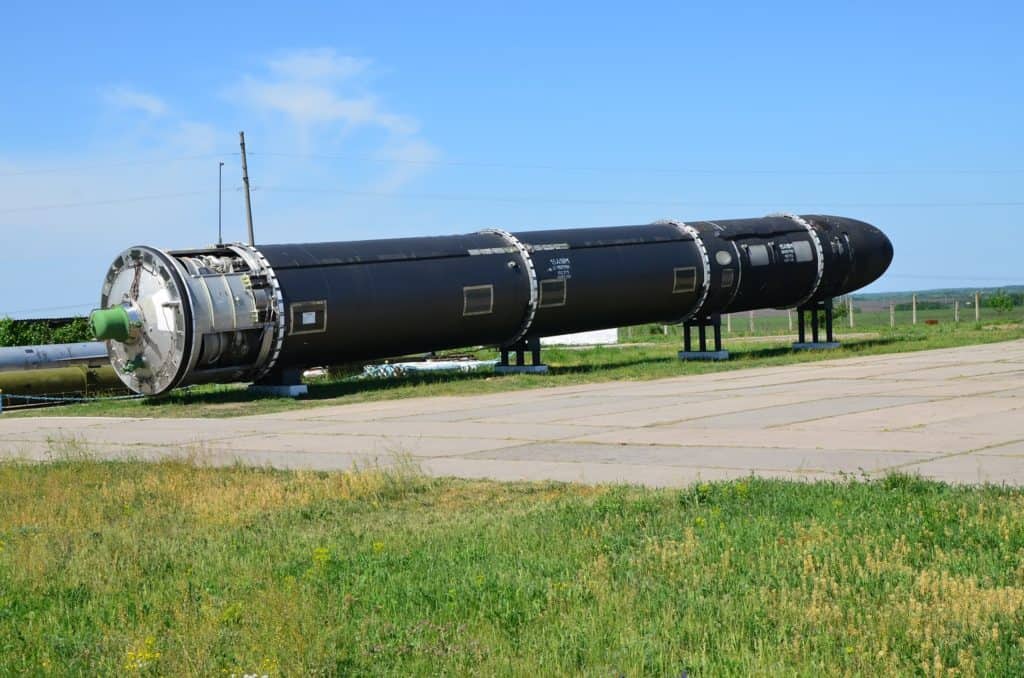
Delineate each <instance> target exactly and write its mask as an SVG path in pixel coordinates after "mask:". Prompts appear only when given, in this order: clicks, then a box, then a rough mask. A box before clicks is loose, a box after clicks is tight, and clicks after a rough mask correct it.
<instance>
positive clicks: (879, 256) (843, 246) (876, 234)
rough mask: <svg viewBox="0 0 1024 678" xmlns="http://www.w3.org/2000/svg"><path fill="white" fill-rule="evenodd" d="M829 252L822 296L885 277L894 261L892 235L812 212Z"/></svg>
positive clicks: (851, 290)
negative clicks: (890, 236)
mask: <svg viewBox="0 0 1024 678" xmlns="http://www.w3.org/2000/svg"><path fill="white" fill-rule="evenodd" d="M807 218H808V219H809V220H811V221H812V222H813V223H814V224H815V225H816V227H817V229H818V232H819V235H820V237H821V243H822V246H823V248H824V249H825V251H826V263H825V282H823V284H822V286H821V289H820V290H819V296H820V298H825V297H831V296H839V295H841V294H848V293H850V292H853V291H854V290H858V289H860V288H862V287H864V286H866V285H870V284H871V283H873V282H874V281H876V280H878V279H879V278H880V277H882V274H883V273H885V271H886V270H887V269H888V268H889V264H891V263H892V256H893V247H892V242H891V241H890V240H889V238H888V237H887V236H886V235H885V233H882V231H881V230H879V229H878V228H876V227H874V226H872V225H871V224H869V223H867V222H864V221H859V220H857V219H850V218H847V217H836V216H832V215H821V214H815V215H809V216H808V217H807Z"/></svg>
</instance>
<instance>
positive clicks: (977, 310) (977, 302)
mask: <svg viewBox="0 0 1024 678" xmlns="http://www.w3.org/2000/svg"><path fill="white" fill-rule="evenodd" d="M974 322H976V323H980V322H981V292H975V293H974Z"/></svg>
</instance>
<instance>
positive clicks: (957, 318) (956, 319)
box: [953, 299, 960, 325]
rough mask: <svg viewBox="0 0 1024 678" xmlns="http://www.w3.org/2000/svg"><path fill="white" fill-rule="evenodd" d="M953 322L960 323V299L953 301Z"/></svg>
mask: <svg viewBox="0 0 1024 678" xmlns="http://www.w3.org/2000/svg"><path fill="white" fill-rule="evenodd" d="M953 322H955V323H956V324H957V325H959V324H960V300H959V299H957V300H955V301H954V302H953Z"/></svg>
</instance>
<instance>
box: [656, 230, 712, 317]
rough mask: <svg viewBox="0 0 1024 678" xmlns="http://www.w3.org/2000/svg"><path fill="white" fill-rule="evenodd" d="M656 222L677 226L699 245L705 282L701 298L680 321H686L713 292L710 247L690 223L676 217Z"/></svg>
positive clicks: (698, 249) (700, 307)
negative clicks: (677, 219)
mask: <svg viewBox="0 0 1024 678" xmlns="http://www.w3.org/2000/svg"><path fill="white" fill-rule="evenodd" d="M654 223H656V224H668V225H669V226H675V227H676V229H677V230H678V231H679V232H680V233H682V234H683V235H688V236H690V237H691V238H693V242H694V243H695V244H696V245H697V251H698V252H699V253H700V263H701V265H702V266H703V268H704V284H703V285H702V286H701V291H700V298H698V299H697V303H696V304H695V305H694V307H693V309H692V310H691V311H690V312H689V313H687V314H686V315H684V316H683V319H682V320H681V321H680V322H686V321H687V320H689V319H690V318H692V317H693V316H695V315H697V314H698V313H699V312H700V310H701V309H702V308H703V306H704V302H706V301H707V300H708V295H709V294H710V293H711V259H710V258H709V257H708V248H707V247H706V246H705V245H704V240H703V239H702V238H701V237H700V233H699V232H698V231H697V229H695V228H694V227H693V226H690V225H689V224H686V223H683V222H682V221H676V220H675V219H665V220H664V221H656V222H654Z"/></svg>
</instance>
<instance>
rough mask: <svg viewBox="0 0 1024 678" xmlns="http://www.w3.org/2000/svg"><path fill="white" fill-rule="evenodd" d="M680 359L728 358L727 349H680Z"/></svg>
mask: <svg viewBox="0 0 1024 678" xmlns="http://www.w3.org/2000/svg"><path fill="white" fill-rule="evenodd" d="M679 359H680V360H728V359H729V352H728V351H680V352H679Z"/></svg>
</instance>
